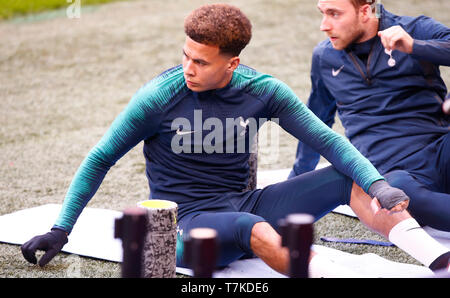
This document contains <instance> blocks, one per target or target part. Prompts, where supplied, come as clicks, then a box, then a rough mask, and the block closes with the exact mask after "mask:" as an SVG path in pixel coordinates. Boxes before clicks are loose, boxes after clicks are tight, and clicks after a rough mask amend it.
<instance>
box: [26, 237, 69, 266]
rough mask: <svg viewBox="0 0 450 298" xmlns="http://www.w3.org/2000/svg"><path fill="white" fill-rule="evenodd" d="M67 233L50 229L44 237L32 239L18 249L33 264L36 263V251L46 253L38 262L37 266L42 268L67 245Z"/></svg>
mask: <svg viewBox="0 0 450 298" xmlns="http://www.w3.org/2000/svg"><path fill="white" fill-rule="evenodd" d="M67 241H68V239H67V233H66V232H65V231H63V230H59V229H52V230H51V231H50V232H48V233H47V234H44V235H39V236H36V237H33V238H32V239H31V240H29V241H28V242H26V243H24V244H23V245H22V246H21V247H20V249H21V250H22V254H23V256H24V258H25V259H26V260H27V261H28V262H30V263H33V264H36V263H37V259H36V250H38V249H39V250H43V251H45V252H46V253H45V254H44V255H43V256H42V257H41V259H40V260H39V266H41V267H43V266H45V265H47V263H48V262H50V260H51V259H53V257H54V256H56V254H57V253H58V252H60V251H61V249H62V248H63V246H64V245H65V244H66V243H67Z"/></svg>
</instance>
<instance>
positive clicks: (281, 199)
mask: <svg viewBox="0 0 450 298" xmlns="http://www.w3.org/2000/svg"><path fill="white" fill-rule="evenodd" d="M352 183H353V182H352V180H351V179H350V178H349V177H347V176H345V175H343V174H342V173H340V172H338V171H337V170H336V169H335V168H334V167H332V166H330V167H327V168H324V169H320V170H316V171H312V172H308V173H305V174H303V175H299V176H297V177H295V178H292V179H289V180H286V181H283V182H280V183H276V184H273V185H269V186H267V187H265V188H263V189H256V190H251V191H247V192H244V193H229V194H223V195H220V196H218V197H216V198H215V200H216V202H217V207H216V208H211V205H210V204H208V206H209V207H208V209H207V210H201V209H198V208H197V209H196V210H195V211H192V212H190V213H187V214H186V212H183V211H184V210H181V211H182V212H181V213H184V214H185V215H184V216H183V217H182V218H180V219H179V222H178V233H177V236H178V238H177V266H179V267H187V266H186V264H185V263H184V262H183V240H184V239H185V237H186V236H187V235H188V233H189V231H190V230H191V229H193V228H199V227H208V228H213V229H215V230H216V231H217V234H218V243H219V247H220V250H219V260H218V265H219V266H225V265H227V264H229V263H231V262H233V261H235V260H237V259H240V258H242V257H245V256H248V255H252V251H251V248H250V235H251V230H252V228H253V226H254V225H255V224H256V223H257V222H261V221H265V222H268V223H270V224H271V225H272V227H274V229H275V230H278V221H279V220H280V219H281V218H285V217H286V216H287V215H288V214H292V213H307V214H311V215H313V216H314V218H315V220H318V219H320V218H321V217H322V216H324V215H325V214H327V213H329V212H330V211H332V210H333V209H334V208H336V207H337V206H339V205H344V204H349V202H350V194H351V189H352ZM199 204H201V202H200V203H199ZM179 208H180V206H179ZM181 208H183V206H181Z"/></svg>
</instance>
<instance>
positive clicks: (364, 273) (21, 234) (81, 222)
mask: <svg viewBox="0 0 450 298" xmlns="http://www.w3.org/2000/svg"><path fill="white" fill-rule="evenodd" d="M60 208H61V205H59V204H47V205H43V206H39V207H34V208H29V209H25V210H20V211H17V212H14V213H11V214H6V215H3V216H0V242H4V243H12V244H23V243H24V242H26V241H28V240H29V239H31V238H32V237H34V236H36V235H40V234H44V233H46V232H48V231H49V230H50V228H51V227H52V225H53V223H54V222H55V220H56V218H57V216H58V214H59V211H60ZM121 216H122V212H119V211H114V210H106V209H97V208H85V209H84V211H83V212H82V213H81V215H80V217H79V219H78V221H77V224H76V225H75V227H74V229H73V231H72V233H71V234H70V236H69V243H67V244H66V245H65V246H64V249H63V251H65V252H68V253H73V254H77V255H81V256H86V257H93V258H98V259H103V260H108V261H114V262H121V260H122V243H121V241H120V240H119V239H114V220H115V219H116V218H119V217H121ZM447 240H450V237H449V238H448V239H447ZM313 249H314V250H315V251H317V252H320V253H321V254H322V255H324V256H326V257H327V258H329V259H330V260H332V261H333V262H335V263H336V264H339V265H341V266H344V267H346V268H347V269H348V270H349V271H352V272H354V273H355V275H356V276H360V277H417V276H430V274H431V271H430V270H429V269H428V268H426V267H423V266H417V265H411V264H403V263H397V262H392V261H389V260H386V259H384V258H382V257H380V256H378V255H375V254H364V255H354V254H350V253H346V252H342V251H339V250H336V249H331V248H327V247H324V246H319V245H314V247H313ZM325 269H326V268H324V272H326V270H325ZM177 272H179V273H183V274H188V275H190V274H191V271H190V270H189V269H185V268H177ZM319 274H321V273H320V272H319ZM215 277H230V278H234V277H236V278H238V277H247V278H263V277H267V278H271V277H284V276H283V275H281V274H279V273H277V272H275V271H274V270H272V269H271V268H270V267H268V266H267V265H266V264H265V263H263V262H262V261H261V260H260V259H247V260H239V261H236V262H233V263H232V264H230V265H229V266H228V267H226V268H224V269H222V270H219V271H217V272H216V273H215ZM312 277H314V276H312ZM323 277H327V276H326V274H325V273H324V276H323Z"/></svg>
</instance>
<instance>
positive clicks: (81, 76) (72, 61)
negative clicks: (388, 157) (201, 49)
mask: <svg viewBox="0 0 450 298" xmlns="http://www.w3.org/2000/svg"><path fill="white" fill-rule="evenodd" d="M13 2H18V3H19V2H24V3H25V2H32V1H10V0H6V1H5V0H0V6H1V7H6V6H4V5H5V3H7V4H11V3H13ZM61 2H63V3H62V4H63V5H62V6H61V7H60V10H61V9H63V10H64V9H65V7H67V6H68V5H69V4H68V3H67V2H65V3H64V1H60V3H61ZM205 2H217V1H214V0H211V1H202V0H189V1H186V0H170V1H167V0H147V1H142V0H141V1H130V2H115V3H109V4H104V5H98V6H96V9H95V10H93V11H91V12H90V13H86V14H85V13H82V15H81V18H80V19H69V18H67V17H66V16H65V15H64V13H61V14H60V15H56V16H54V17H48V18H34V19H31V20H29V21H26V22H22V21H17V22H15V21H14V20H17V19H18V18H12V19H11V20H12V21H8V22H0V36H1V42H0V74H1V75H0V200H1V202H2V203H1V204H0V215H3V214H8V213H11V212H14V211H17V210H22V209H25V208H30V207H35V206H40V205H43V204H48V203H62V201H63V199H64V195H65V193H66V191H67V188H68V186H69V184H70V182H71V179H72V177H73V175H74V173H75V171H76V169H77V167H78V166H79V165H80V163H81V161H82V160H83V158H84V157H85V155H86V154H87V152H88V151H89V149H90V148H92V146H93V145H95V144H96V143H97V142H98V140H99V139H100V137H101V136H102V135H103V133H104V132H105V131H106V129H107V128H108V126H109V125H110V124H111V122H112V121H113V119H114V118H115V117H116V116H117V115H118V114H119V113H120V111H121V110H122V109H123V108H124V107H125V106H126V104H127V102H128V101H129V99H130V98H131V96H132V95H133V94H134V93H135V92H136V90H138V89H139V87H140V86H142V85H143V84H144V83H145V82H147V81H148V80H149V79H151V78H153V77H154V76H156V75H157V74H159V73H161V72H162V71H163V70H165V69H167V68H169V67H172V66H174V65H175V64H178V63H180V61H181V48H182V45H183V42H184V38H185V36H184V33H183V28H182V22H183V19H184V17H185V16H186V14H187V13H189V12H190V11H191V10H192V9H194V8H196V7H198V6H199V5H200V4H202V3H205ZM224 2H230V3H233V4H236V5H238V6H239V7H241V9H242V10H243V11H244V12H245V13H246V14H247V15H248V16H249V18H250V19H251V20H252V23H253V38H252V41H251V43H250V45H249V46H248V47H247V48H246V49H245V50H244V51H243V53H242V55H241V61H242V63H243V64H246V65H249V66H251V67H253V68H255V69H257V70H259V71H261V72H266V73H269V74H272V75H274V76H275V77H277V78H279V79H281V80H283V81H285V82H286V83H287V84H288V85H289V86H291V87H292V88H293V90H294V92H295V93H296V94H297V95H298V96H299V97H300V98H301V99H302V100H303V101H306V100H307V97H308V94H309V89H310V79H309V72H310V64H311V53H312V50H313V48H314V46H315V45H316V44H317V43H318V42H319V41H321V40H323V39H324V35H323V33H321V32H320V31H319V30H318V26H319V22H320V15H319V13H318V11H317V8H316V1H315V0H278V1H274V0H235V1H224ZM383 2H384V3H385V5H386V7H387V8H388V9H390V10H391V11H393V12H395V13H398V14H406V15H412V16H416V15H419V14H425V15H429V16H432V17H434V18H436V19H437V20H439V21H441V22H442V23H444V24H446V25H447V26H448V25H449V24H450V14H449V13H448V10H446V9H442V8H443V7H446V5H447V2H448V0H429V1H419V0H409V1H407V0H403V1H394V0H384V1H383ZM82 3H87V2H82ZM82 5H83V6H84V4H82ZM82 9H83V7H82ZM25 11H26V12H28V10H24V12H25ZM19 19H20V18H19ZM441 72H442V74H443V78H444V80H445V81H446V82H447V85H448V84H450V71H449V68H448V67H442V68H441ZM334 129H335V130H336V131H338V132H339V133H342V132H343V129H342V127H341V126H340V124H339V121H338V122H337V124H336V125H335V126H334ZM279 145H280V146H279V158H278V160H276V161H275V162H272V163H269V162H267V160H269V159H270V158H269V157H270V156H267V155H264V154H260V156H259V165H260V168H261V169H280V168H288V167H290V166H291V165H292V163H293V161H294V155H295V149H296V140H295V139H294V138H293V137H292V136H290V135H289V134H287V133H286V132H284V131H280V144H279ZM144 168H145V163H144V158H143V156H142V146H141V145H139V146H137V147H136V148H134V149H133V150H131V151H130V152H129V153H128V154H127V155H126V156H124V157H123V158H122V159H121V160H119V161H118V162H117V164H116V165H115V166H114V167H113V168H112V169H111V170H110V171H109V173H108V175H107V176H106V178H105V180H104V181H103V183H102V185H101V187H100V189H99V190H98V192H97V193H96V195H95V196H94V198H93V199H92V200H91V201H90V202H89V204H88V207H94V208H107V209H113V210H123V209H124V208H125V207H128V206H130V205H134V204H135V203H136V202H138V201H141V200H143V199H145V198H146V197H147V196H148V186H147V181H146V178H145V172H144ZM0 228H7V227H0ZM314 228H315V235H316V236H315V243H316V244H320V245H325V246H328V247H332V248H336V249H340V250H343V251H346V252H350V253H354V254H363V253H368V252H372V253H376V254H378V255H380V256H382V257H385V258H387V259H390V260H394V261H398V262H405V263H414V264H417V262H416V261H414V260H413V259H412V258H411V257H409V256H408V255H406V254H405V253H403V252H402V251H400V250H399V249H397V248H395V247H389V248H386V247H378V246H369V245H355V244H340V243H339V244H338V243H323V242H322V241H320V239H319V238H320V237H321V236H329V237H352V238H370V239H375V240H381V237H379V236H378V235H376V234H374V233H372V232H370V231H369V230H368V229H366V228H365V227H364V226H363V225H362V224H361V223H360V222H359V221H358V220H356V219H354V218H350V217H347V216H343V215H339V214H329V215H327V216H325V217H324V218H322V219H321V220H319V221H318V222H317V223H316V224H315V226H314ZM77 270H78V271H77ZM74 271H75V273H76V272H78V273H79V274H78V275H77V276H81V277H117V276H119V275H120V265H119V264H117V263H113V262H107V261H101V260H94V259H89V258H84V257H77V256H73V255H69V254H65V253H61V254H59V255H58V256H57V257H56V258H55V259H54V260H52V262H51V263H49V264H48V266H47V267H45V268H44V269H42V268H39V267H38V266H35V265H31V264H29V263H27V262H26V261H25V260H24V259H23V257H22V255H21V252H20V248H19V246H17V245H9V244H0V277H65V276H74V275H76V274H74Z"/></svg>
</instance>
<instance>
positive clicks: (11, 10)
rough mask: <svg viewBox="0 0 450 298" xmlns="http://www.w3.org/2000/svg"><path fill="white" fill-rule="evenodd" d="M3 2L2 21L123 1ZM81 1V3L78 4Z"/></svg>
mask: <svg viewBox="0 0 450 298" xmlns="http://www.w3.org/2000/svg"><path fill="white" fill-rule="evenodd" d="M69 1H71V2H68V1H67V0H2V1H0V20H2V19H10V18H13V17H17V16H23V15H28V14H32V13H40V12H44V11H50V10H55V9H61V8H67V7H69V6H70V5H72V4H74V3H80V5H81V6H83V5H94V4H104V3H108V2H115V1H123V0H69ZM76 1H80V2H76Z"/></svg>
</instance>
